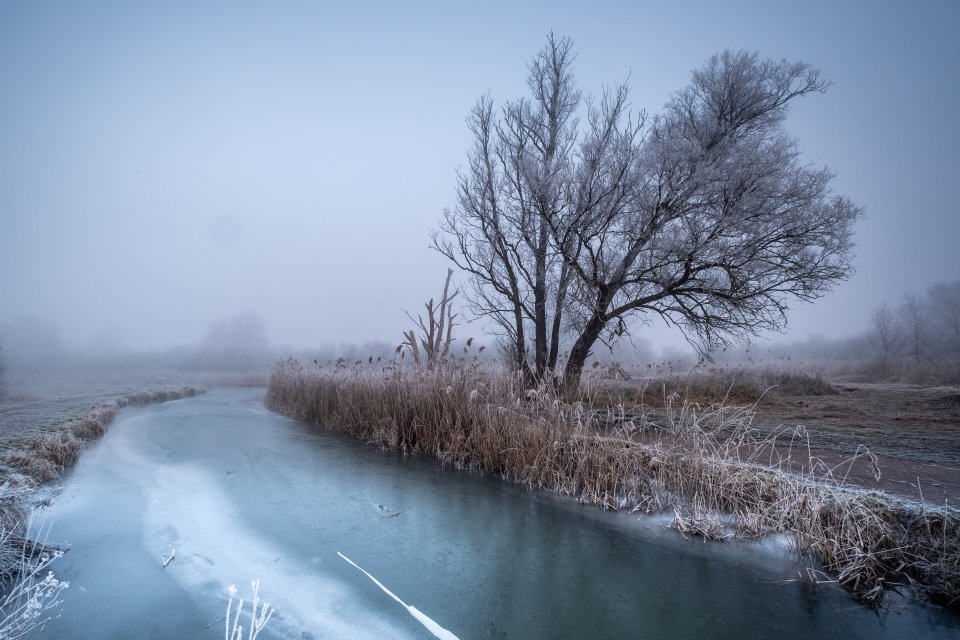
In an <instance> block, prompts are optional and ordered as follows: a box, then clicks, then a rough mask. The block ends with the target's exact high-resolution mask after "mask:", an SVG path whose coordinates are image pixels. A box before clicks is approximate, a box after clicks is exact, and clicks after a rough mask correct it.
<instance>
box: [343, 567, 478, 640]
mask: <svg viewBox="0 0 960 640" xmlns="http://www.w3.org/2000/svg"><path fill="white" fill-rule="evenodd" d="M337 555H338V556H340V557H341V558H343V559H344V560H346V561H347V562H349V563H350V564H352V565H353V566H354V567H356V568H357V569H360V571H362V572H363V574H364V575H366V576H367V577H368V578H370V579H371V580H373V583H374V584H375V585H377V586H378V587H380V588H381V589H383V592H384V593H386V594H387V595H388V596H390V597H391V598H393V599H394V600H396V601H397V602H399V603H400V604H401V605H402V606H403V607H404V608H405V609H406V610H407V611H409V612H410V615H412V616H413V617H414V618H416V619H417V622H419V623H420V624H422V625H423V626H425V627H426V628H427V631H429V632H430V633H432V634H433V635H434V636H436V637H437V638H440V640H460V639H459V638H458V637H457V636H455V635H453V634H452V633H450V632H449V631H447V630H446V629H444V628H443V627H441V626H440V625H439V624H437V623H436V622H434V621H433V620H432V619H430V617H429V616H427V615H426V614H425V613H423V612H421V611H420V610H419V609H417V608H416V607H414V606H411V605H408V604H407V603H406V602H404V601H403V600H401V599H400V598H398V597H397V596H395V595H394V594H393V592H391V591H390V589H387V588H386V587H385V586H383V584H381V582H380V581H379V580H377V579H376V578H374V577H373V576H372V575H370V574H369V573H367V572H366V571H364V570H363V568H361V567H360V566H359V565H358V564H357V563H356V562H354V561H353V560H351V559H350V558H348V557H347V556H345V555H343V554H342V553H340V552H339V551H337Z"/></svg>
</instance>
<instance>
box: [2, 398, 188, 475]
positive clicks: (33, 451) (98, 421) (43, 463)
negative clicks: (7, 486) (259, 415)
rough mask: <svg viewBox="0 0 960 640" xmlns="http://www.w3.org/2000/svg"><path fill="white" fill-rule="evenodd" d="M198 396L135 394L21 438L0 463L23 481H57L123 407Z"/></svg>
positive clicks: (99, 405)
mask: <svg viewBox="0 0 960 640" xmlns="http://www.w3.org/2000/svg"><path fill="white" fill-rule="evenodd" d="M198 393H202V390H201V389H197V388H195V387H179V388H174V389H162V390H155V391H138V392H135V393H130V394H128V395H125V396H121V397H119V398H115V399H113V400H111V401H109V402H104V403H101V404H98V405H96V406H94V407H93V408H91V409H89V410H88V411H87V412H86V413H84V414H83V415H82V416H80V417H78V418H75V419H73V420H68V421H66V422H63V423H61V424H58V425H56V427H55V429H54V430H52V431H50V432H48V433H44V434H39V435H36V436H33V437H29V438H24V439H21V440H20V441H17V442H16V443H15V445H14V446H12V447H9V448H8V449H7V451H5V453H4V456H3V460H2V462H3V463H5V465H6V466H7V467H9V468H10V469H12V470H14V471H16V472H17V473H19V474H20V475H21V476H22V477H24V478H26V480H27V482H32V483H42V482H49V481H51V480H55V479H57V478H59V477H60V476H61V475H62V474H63V471H64V470H65V469H67V468H69V467H71V466H73V464H74V463H75V462H76V461H77V458H79V456H80V452H81V451H82V450H83V447H84V444H85V443H86V442H89V441H91V440H96V439H97V438H100V437H101V436H103V434H104V432H105V431H106V429H107V426H108V425H109V424H110V423H111V422H112V421H113V419H114V418H115V417H116V415H117V411H119V410H120V409H122V408H123V407H126V406H131V405H146V404H150V403H154V402H166V401H167V400H176V399H179V398H186V397H191V396H195V395H197V394H198Z"/></svg>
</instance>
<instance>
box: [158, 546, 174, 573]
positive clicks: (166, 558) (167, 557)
mask: <svg viewBox="0 0 960 640" xmlns="http://www.w3.org/2000/svg"><path fill="white" fill-rule="evenodd" d="M176 555H177V550H176V549H170V555H166V554H164V555H162V556H160V559H161V560H162V561H163V568H164V569H166V568H167V565H168V564H170V561H171V560H173V558H174V557H175V556H176Z"/></svg>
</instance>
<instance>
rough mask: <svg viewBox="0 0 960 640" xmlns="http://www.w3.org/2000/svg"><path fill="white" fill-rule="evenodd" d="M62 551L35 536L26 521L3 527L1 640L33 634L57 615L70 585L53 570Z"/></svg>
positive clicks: (0, 547)
mask: <svg viewBox="0 0 960 640" xmlns="http://www.w3.org/2000/svg"><path fill="white" fill-rule="evenodd" d="M62 554H63V552H62V551H61V550H60V549H59V548H56V547H53V546H50V545H47V544H45V543H43V542H39V541H38V540H37V539H36V538H35V537H33V536H31V532H30V531H29V527H27V526H25V525H23V521H19V522H16V523H14V524H13V526H11V527H9V528H8V527H7V526H6V525H4V526H3V527H0V568H2V578H0V640H14V639H19V638H29V637H32V636H33V635H34V634H35V633H38V632H39V631H41V630H42V629H43V627H44V625H45V624H46V623H47V622H48V621H49V620H50V619H51V617H52V616H54V615H55V614H56V609H57V607H58V606H59V605H60V603H61V602H62V601H61V599H60V596H61V594H62V592H63V591H64V589H66V588H67V587H69V586H70V585H69V583H67V582H64V581H63V580H58V579H57V577H56V576H55V575H54V574H53V571H51V570H50V565H51V564H52V563H53V561H54V560H56V559H57V558H59V557H60V556H61V555H62Z"/></svg>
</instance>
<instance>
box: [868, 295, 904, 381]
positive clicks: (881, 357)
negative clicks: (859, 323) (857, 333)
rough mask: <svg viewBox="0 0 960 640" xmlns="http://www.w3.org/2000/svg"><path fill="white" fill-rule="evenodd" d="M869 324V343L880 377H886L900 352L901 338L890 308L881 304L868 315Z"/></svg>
mask: <svg viewBox="0 0 960 640" xmlns="http://www.w3.org/2000/svg"><path fill="white" fill-rule="evenodd" d="M870 324H871V326H870V342H871V343H872V344H873V350H874V353H875V354H876V358H877V364H878V365H879V367H880V375H883V376H888V375H890V373H891V372H892V370H893V363H894V360H895V358H896V356H897V354H899V352H900V341H901V336H900V329H899V327H898V326H897V320H896V318H895V317H894V314H893V312H892V311H890V308H889V307H887V305H886V304H883V305H880V306H879V307H877V308H876V309H874V311H873V313H872V314H871V315H870Z"/></svg>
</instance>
